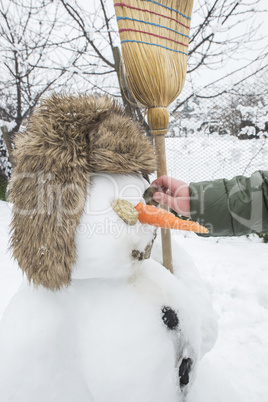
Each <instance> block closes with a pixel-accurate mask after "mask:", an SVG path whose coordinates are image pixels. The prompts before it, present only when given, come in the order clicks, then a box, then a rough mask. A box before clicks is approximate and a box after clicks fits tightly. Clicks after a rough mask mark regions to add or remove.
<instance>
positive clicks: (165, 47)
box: [121, 39, 188, 56]
mask: <svg viewBox="0 0 268 402" xmlns="http://www.w3.org/2000/svg"><path fill="white" fill-rule="evenodd" d="M126 42H134V43H142V44H144V45H151V46H158V47H162V48H163V49H167V50H171V51H172V52H176V53H182V54H185V55H186V56H188V53H185V52H182V51H181V50H175V49H171V48H170V47H167V46H163V45H159V44H158V43H151V42H143V41H141V40H132V39H126V40H122V41H121V43H126Z"/></svg>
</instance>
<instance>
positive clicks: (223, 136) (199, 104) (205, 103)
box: [166, 85, 268, 182]
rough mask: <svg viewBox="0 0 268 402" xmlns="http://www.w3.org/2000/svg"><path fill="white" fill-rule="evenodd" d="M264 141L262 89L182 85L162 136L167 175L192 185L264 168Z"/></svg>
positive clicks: (266, 114)
mask: <svg viewBox="0 0 268 402" xmlns="http://www.w3.org/2000/svg"><path fill="white" fill-rule="evenodd" d="M265 91H266V92H265ZM217 92H218V93H221V95H218V96H217ZM267 137H268V93H267V90H266V88H263V87H259V88H258V87H256V86H254V91H253V90H252V88H251V90H250V89H244V88H241V89H240V91H238V90H236V91H234V90H232V91H229V92H225V91H223V90H222V89H221V88H214V89H213V90H211V91H208V90H205V89H203V90H202V89H200V90H198V91H196V92H195V93H194V92H193V91H192V89H191V88H190V87H189V86H187V85H186V86H185V88H184V91H183V92H182V94H181V97H180V98H179V100H178V101H177V105H175V107H174V105H173V112H172V111H171V118H170V129H169V133H168V134H167V138H166V156H167V169H168V175H170V176H173V177H176V178H178V179H181V180H184V181H186V182H195V181H202V180H213V179H218V178H223V177H225V178H227V179H230V178H232V177H234V176H236V175H246V176H249V175H250V174H251V173H253V172H254V171H256V170H259V169H263V170H267V169H268V138H267Z"/></svg>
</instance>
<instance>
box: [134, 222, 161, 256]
mask: <svg viewBox="0 0 268 402" xmlns="http://www.w3.org/2000/svg"><path fill="white" fill-rule="evenodd" d="M155 238H156V230H155V231H154V234H153V238H152V240H151V241H150V242H149V243H148V244H147V246H146V247H145V249H144V251H139V250H132V253H131V255H132V257H133V258H134V259H135V260H138V261H143V260H148V258H150V257H151V251H152V247H153V244H154V241H155Z"/></svg>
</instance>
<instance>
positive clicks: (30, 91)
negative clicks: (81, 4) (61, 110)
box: [0, 0, 84, 136]
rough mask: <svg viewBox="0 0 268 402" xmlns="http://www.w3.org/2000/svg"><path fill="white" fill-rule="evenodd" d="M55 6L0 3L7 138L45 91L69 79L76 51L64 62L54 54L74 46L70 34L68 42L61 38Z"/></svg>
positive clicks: (0, 114) (42, 1) (1, 105)
mask: <svg viewBox="0 0 268 402" xmlns="http://www.w3.org/2000/svg"><path fill="white" fill-rule="evenodd" d="M59 5H60V3H59V2H53V1H51V0H27V1H24V0H8V1H6V0H0V16H1V18H0V51H1V59H0V68H1V77H0V93H1V95H0V118H2V119H3V120H5V121H8V122H10V121H12V122H14V126H13V129H12V131H11V133H10V134H11V136H12V134H13V133H15V132H17V131H18V130H19V128H20V126H21V123H22V121H23V120H24V119H25V118H26V117H27V116H29V115H30V113H31V111H32V109H33V108H34V106H35V105H36V104H37V102H38V101H39V99H40V97H41V96H43V95H44V94H45V93H46V91H48V90H49V89H51V88H55V85H56V84H59V85H60V83H62V82H63V81H61V79H62V78H63V76H64V75H66V76H68V74H69V76H68V77H69V78H70V72H69V71H68V68H69V67H70V65H73V64H74V63H75V62H76V61H77V60H78V59H79V57H80V54H79V53H78V52H76V51H75V52H74V51H73V52H70V51H69V50H67V57H66V55H65V57H64V56H63V55H62V53H60V52H59V47H60V46H61V48H64V46H65V45H68V46H69V47H70V44H72V43H73V42H75V41H76V40H77V37H76V36H75V35H74V34H73V32H71V35H72V37H71V39H69V38H66V35H65V34H64V33H62V32H64V18H63V16H62V15H60V10H59ZM83 50H84V49H83ZM59 66H60V67H59ZM66 78H67V77H66Z"/></svg>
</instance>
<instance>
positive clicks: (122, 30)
mask: <svg viewBox="0 0 268 402" xmlns="http://www.w3.org/2000/svg"><path fill="white" fill-rule="evenodd" d="M122 32H139V33H142V34H145V35H150V36H155V37H156V38H161V39H166V40H170V41H171V42H174V43H178V44H179V45H182V46H185V47H188V45H186V44H185V43H182V42H178V41H177V40H174V39H171V38H168V37H166V36H161V35H156V34H153V33H151V32H146V31H139V30H138V29H131V28H125V29H119V33H122Z"/></svg>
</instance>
